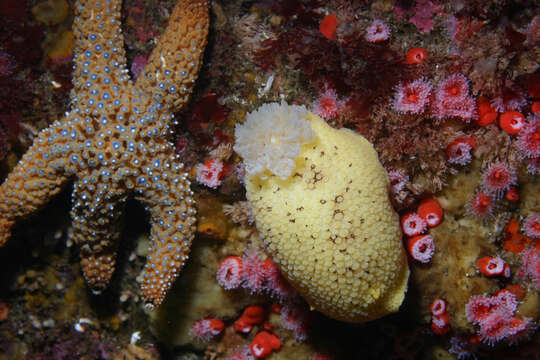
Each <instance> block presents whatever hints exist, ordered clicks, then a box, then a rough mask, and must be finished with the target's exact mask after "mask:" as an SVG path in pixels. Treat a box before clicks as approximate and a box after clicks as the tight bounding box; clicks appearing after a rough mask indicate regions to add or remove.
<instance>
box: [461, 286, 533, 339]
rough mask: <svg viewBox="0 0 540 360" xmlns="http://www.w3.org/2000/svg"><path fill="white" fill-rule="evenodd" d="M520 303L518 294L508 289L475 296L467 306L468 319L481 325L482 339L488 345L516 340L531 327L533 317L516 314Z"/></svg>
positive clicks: (480, 334) (480, 335)
mask: <svg viewBox="0 0 540 360" xmlns="http://www.w3.org/2000/svg"><path fill="white" fill-rule="evenodd" d="M517 305H518V300H517V298H516V295H514V294H513V293H512V292H511V291H509V290H507V289H503V290H499V291H498V292H497V293H495V294H494V295H492V296H488V295H479V296H473V297H471V298H470V299H469V302H468V303H467V305H466V306H465V312H466V314H467V318H468V320H469V321H470V322H471V323H473V324H475V325H478V326H480V330H479V331H478V335H479V337H480V340H481V341H482V342H484V343H486V344H488V345H494V344H495V343H497V342H499V341H502V340H507V341H510V342H512V341H515V340H517V339H518V338H519V337H520V336H522V335H523V334H525V333H526V332H527V330H529V329H530V327H531V319H528V318H524V319H522V318H518V317H516V316H514V313H515V312H516V309H517Z"/></svg>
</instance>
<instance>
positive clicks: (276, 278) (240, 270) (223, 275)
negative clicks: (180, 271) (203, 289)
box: [216, 249, 297, 301]
mask: <svg viewBox="0 0 540 360" xmlns="http://www.w3.org/2000/svg"><path fill="white" fill-rule="evenodd" d="M216 279H217V281H218V283H219V284H220V285H221V286H222V287H223V288H224V289H225V290H233V289H236V288H238V287H240V286H242V287H243V288H245V289H247V290H249V291H250V292H251V293H252V294H254V293H257V294H263V293H266V294H269V295H270V296H272V297H274V298H277V299H279V300H280V301H285V300H290V299H293V298H295V297H296V296H297V293H296V290H295V289H294V288H293V287H292V286H291V285H290V284H289V282H288V281H287V280H286V279H285V277H284V276H283V275H282V274H281V272H280V271H279V269H278V267H277V266H276V264H275V263H274V262H273V261H272V260H271V259H263V258H262V256H261V254H260V253H259V252H258V251H256V250H253V249H250V250H247V251H246V252H245V254H244V256H243V257H239V256H228V257H226V258H225V259H223V260H222V261H221V263H220V265H219V268H218V271H217V274H216Z"/></svg>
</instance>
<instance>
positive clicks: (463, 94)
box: [392, 51, 477, 122]
mask: <svg viewBox="0 0 540 360" xmlns="http://www.w3.org/2000/svg"><path fill="white" fill-rule="evenodd" d="M415 56H416V57H415ZM424 56H425V57H427V53H426V54H424V53H423V52H421V51H418V52H416V53H415V54H411V55H410V56H409V54H408V57H407V60H406V61H407V62H412V63H415V62H416V61H417V60H416V58H418V61H419V62H421V61H422V60H423V58H424ZM431 90H432V86H431V84H430V83H429V82H428V81H427V80H425V79H417V80H415V81H412V82H409V83H406V84H399V85H398V86H397V87H396V88H395V90H394V97H393V99H392V107H393V108H394V110H396V111H397V112H399V113H408V114H421V113H423V112H424V111H425V110H426V108H427V105H429V104H431V115H433V116H434V117H435V118H436V119H439V120H440V119H444V118H458V119H461V120H463V121H466V122H469V121H470V120H471V119H475V118H476V116H477V114H476V102H475V101H474V99H473V97H472V96H471V95H470V93H469V82H468V80H467V78H466V77H465V75H463V74H453V75H451V76H449V77H448V78H447V79H445V80H443V81H442V82H440V83H439V84H438V85H437V87H436V88H435V91H434V92H433V94H432V92H431Z"/></svg>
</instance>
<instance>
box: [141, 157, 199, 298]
mask: <svg viewBox="0 0 540 360" xmlns="http://www.w3.org/2000/svg"><path fill="white" fill-rule="evenodd" d="M168 153H170V151H169V152H168ZM143 168H146V169H147V173H146V175H144V176H141V177H139V178H138V179H137V185H136V188H135V190H136V192H137V196H136V199H137V200H139V201H141V202H142V203H144V204H145V208H146V209H147V211H148V212H149V213H150V223H151V230H150V236H151V240H150V241H151V244H150V248H149V253H148V256H147V262H146V265H145V267H144V270H143V275H142V285H141V290H142V294H143V297H144V300H145V303H146V305H147V306H148V307H150V308H152V307H154V306H158V305H159V304H161V302H162V301H163V298H164V297H165V295H166V293H167V291H168V290H169V288H170V287H171V285H172V283H173V281H174V280H175V278H176V276H177V275H178V273H179V272H180V270H181V269H182V267H183V266H184V263H185V261H186V260H187V258H188V254H189V249H190V247H191V242H192V240H193V237H194V232H195V221H196V220H195V217H194V215H195V208H194V200H193V199H192V197H191V196H192V194H193V193H192V192H191V190H190V188H189V181H188V180H187V174H185V173H182V170H183V164H181V163H179V162H177V161H176V156H175V155H171V156H165V155H162V156H155V157H153V158H152V159H151V162H149V164H148V165H147V166H145V167H143ZM156 176H157V177H156ZM151 178H152V179H153V181H149V180H150V179H151Z"/></svg>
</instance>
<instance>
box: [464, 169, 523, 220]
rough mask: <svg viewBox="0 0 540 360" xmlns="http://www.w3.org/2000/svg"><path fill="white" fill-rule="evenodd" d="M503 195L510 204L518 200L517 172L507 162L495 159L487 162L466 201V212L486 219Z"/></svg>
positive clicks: (490, 215)
mask: <svg viewBox="0 0 540 360" xmlns="http://www.w3.org/2000/svg"><path fill="white" fill-rule="evenodd" d="M503 197H504V199H505V200H506V201H508V202H509V203H510V204H512V203H514V204H515V203H517V202H518V201H519V191H518V187H517V172H516V170H515V169H514V168H512V167H510V166H509V165H508V164H506V163H504V162H502V161H495V162H492V163H491V164H489V165H488V166H487V167H486V169H485V170H484V172H483V173H482V183H481V185H480V187H479V188H478V189H477V190H476V191H475V193H474V195H473V197H472V198H471V199H470V200H469V202H468V203H467V212H468V213H469V214H471V215H473V216H475V217H477V218H479V219H482V220H486V219H488V218H490V217H492V216H493V215H494V211H495V210H496V208H497V205H498V203H499V201H500V200H501V199H502V198H503Z"/></svg>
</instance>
